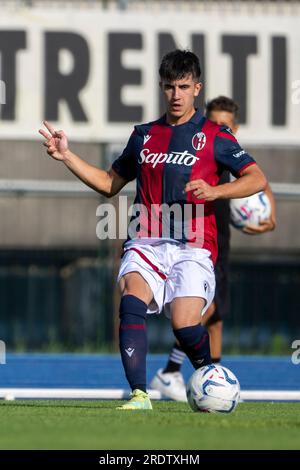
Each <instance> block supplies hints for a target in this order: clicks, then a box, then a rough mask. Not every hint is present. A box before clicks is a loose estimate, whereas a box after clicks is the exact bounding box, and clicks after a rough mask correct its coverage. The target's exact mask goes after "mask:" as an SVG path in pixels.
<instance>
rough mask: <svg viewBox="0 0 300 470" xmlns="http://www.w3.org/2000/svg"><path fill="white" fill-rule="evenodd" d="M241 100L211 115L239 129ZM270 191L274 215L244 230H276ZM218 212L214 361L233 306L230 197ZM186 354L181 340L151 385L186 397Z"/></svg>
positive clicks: (218, 204)
mask: <svg viewBox="0 0 300 470" xmlns="http://www.w3.org/2000/svg"><path fill="white" fill-rule="evenodd" d="M238 109H239V108H238V104H237V103H236V102H235V101H233V100H232V99H231V98H228V97H226V96H219V97H217V98H215V99H213V100H211V101H209V102H208V103H207V105H206V115H207V117H208V119H210V120H211V121H214V122H216V123H217V124H220V125H222V124H223V125H225V126H228V127H229V128H230V129H231V130H232V132H233V134H236V132H237V131H238V128H239V125H238ZM229 181H230V173H229V171H224V172H223V174H222V176H221V179H220V182H219V184H224V183H228V182H229ZM265 193H266V195H267V196H268V197H269V200H270V203H271V215H270V218H269V219H268V220H264V221H262V222H261V223H260V225H259V226H257V227H256V226H249V227H247V228H244V229H243V231H244V232H245V233H248V234H253V235H254V234H259V233H265V232H268V231H270V230H274V228H275V225H276V207H275V200H274V196H273V193H272V190H271V188H270V186H269V184H268V185H267V187H266V189H265ZM215 216H216V223H217V231H218V258H217V262H216V265H215V275H216V291H215V298H214V301H213V302H212V304H211V305H210V306H209V308H208V309H207V311H206V312H205V314H204V316H203V317H202V324H204V325H206V326H207V329H208V332H209V337H210V350H211V358H212V362H214V363H218V362H220V361H221V355H222V329H223V318H224V316H226V315H227V314H228V311H229V308H230V299H229V279H228V273H229V248H230V228H229V224H230V205H229V200H228V199H219V200H216V201H215ZM185 358H186V355H185V353H184V352H183V350H182V348H181V347H180V345H179V344H178V342H175V343H174V346H173V349H172V351H171V353H170V355H169V358H168V361H167V364H166V367H165V368H164V369H159V370H158V371H157V373H156V375H155V376H154V378H153V379H152V381H151V384H150V387H151V388H153V389H155V390H158V391H160V392H161V393H162V394H163V395H164V396H165V397H167V398H171V399H173V400H178V401H186V392H185V384H184V379H183V376H182V374H181V372H180V369H181V365H182V363H183V361H184V360H185Z"/></svg>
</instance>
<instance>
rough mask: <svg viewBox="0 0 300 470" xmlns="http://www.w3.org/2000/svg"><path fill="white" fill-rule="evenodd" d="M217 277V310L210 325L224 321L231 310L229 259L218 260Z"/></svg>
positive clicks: (209, 322)
mask: <svg viewBox="0 0 300 470" xmlns="http://www.w3.org/2000/svg"><path fill="white" fill-rule="evenodd" d="M215 275H216V291H215V297H214V303H215V305H216V310H215V312H214V313H213V315H212V316H211V317H210V319H209V320H208V322H207V324H208V325H211V324H213V323H216V322H217V321H220V320H223V318H224V317H226V315H228V313H229V310H230V295H229V260H228V258H227V257H225V258H221V259H218V260H217V263H216V265H215Z"/></svg>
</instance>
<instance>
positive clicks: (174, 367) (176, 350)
mask: <svg viewBox="0 0 300 470" xmlns="http://www.w3.org/2000/svg"><path fill="white" fill-rule="evenodd" d="M185 358H186V354H185V352H183V350H182V347H181V346H180V345H179V344H178V343H177V342H175V343H174V346H173V349H172V351H171V352H170V355H169V359H168V363H167V365H166V367H165V368H164V370H163V374H168V373H174V372H179V371H180V368H181V366H182V363H183V361H184V359H185Z"/></svg>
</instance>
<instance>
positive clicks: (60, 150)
mask: <svg viewBox="0 0 300 470" xmlns="http://www.w3.org/2000/svg"><path fill="white" fill-rule="evenodd" d="M43 124H44V126H45V127H46V128H47V129H48V131H49V133H48V132H45V131H44V130H43V129H40V130H39V133H40V134H41V135H42V136H43V137H45V139H46V140H45V142H44V144H43V145H45V147H47V153H48V155H50V156H51V157H52V158H54V159H55V160H60V161H64V160H65V158H66V157H65V155H66V152H67V151H68V139H67V137H66V135H65V133H64V131H56V130H55V129H54V128H53V127H52V126H51V124H49V122H47V121H44V122H43Z"/></svg>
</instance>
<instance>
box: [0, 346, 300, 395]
mask: <svg viewBox="0 0 300 470" xmlns="http://www.w3.org/2000/svg"><path fill="white" fill-rule="evenodd" d="M166 358H167V356H166V355H149V356H148V383H149V381H150V380H151V378H152V377H153V375H154V374H155V372H156V371H157V369H158V368H160V367H163V366H164V364H165V361H166ZM222 364H223V365H224V366H225V367H228V368H229V369H231V370H232V371H233V372H234V373H235V374H236V376H237V377H238V379H239V381H240V384H241V388H242V389H244V390H300V364H299V365H294V364H293V363H292V362H291V357H262V356H251V357H250V356H227V357H226V356H225V357H224V360H223V362H222ZM192 371H193V370H192V367H191V366H190V364H189V363H188V361H187V360H186V361H185V363H184V365H183V368H182V373H183V375H184V378H185V380H187V379H188V378H189V376H190V375H191V373H192ZM35 387H36V388H116V389H117V388H122V389H128V385H127V382H126V379H125V376H124V373H123V369H122V364H121V361H120V358H119V356H118V355H106V354H101V355H100V354H99V355H94V354H93V355H92V354H7V357H6V364H3V365H0V388H35Z"/></svg>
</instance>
